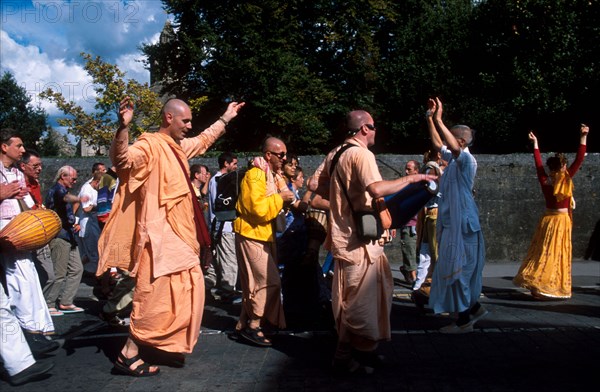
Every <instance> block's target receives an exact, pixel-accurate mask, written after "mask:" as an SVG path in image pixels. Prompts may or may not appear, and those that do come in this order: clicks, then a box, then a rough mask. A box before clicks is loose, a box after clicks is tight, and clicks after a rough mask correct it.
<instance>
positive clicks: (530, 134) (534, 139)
mask: <svg viewBox="0 0 600 392" xmlns="http://www.w3.org/2000/svg"><path fill="white" fill-rule="evenodd" d="M527 136H528V137H529V140H531V142H532V143H537V137H535V135H534V134H533V132H532V131H529V135H527Z"/></svg>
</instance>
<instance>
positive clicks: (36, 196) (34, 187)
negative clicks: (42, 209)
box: [25, 178, 42, 210]
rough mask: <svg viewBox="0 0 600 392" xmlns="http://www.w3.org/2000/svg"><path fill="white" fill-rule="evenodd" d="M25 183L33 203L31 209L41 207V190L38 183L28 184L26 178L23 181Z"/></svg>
mask: <svg viewBox="0 0 600 392" xmlns="http://www.w3.org/2000/svg"><path fill="white" fill-rule="evenodd" d="M25 183H26V184H27V188H29V194H30V195H31V197H32V198H33V201H34V202H35V205H34V206H33V207H32V209H33V210H35V209H36V208H38V207H39V206H41V205H42V188H41V187H40V183H39V182H38V181H35V182H29V179H28V178H26V179H25Z"/></svg>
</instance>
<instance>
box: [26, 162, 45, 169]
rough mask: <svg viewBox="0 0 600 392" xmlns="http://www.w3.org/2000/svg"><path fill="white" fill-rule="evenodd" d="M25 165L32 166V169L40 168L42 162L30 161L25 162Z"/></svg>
mask: <svg viewBox="0 0 600 392" xmlns="http://www.w3.org/2000/svg"><path fill="white" fill-rule="evenodd" d="M26 165H27V166H30V167H32V168H33V169H34V170H35V169H41V168H42V164H41V163H36V164H35V165H32V164H31V163H26Z"/></svg>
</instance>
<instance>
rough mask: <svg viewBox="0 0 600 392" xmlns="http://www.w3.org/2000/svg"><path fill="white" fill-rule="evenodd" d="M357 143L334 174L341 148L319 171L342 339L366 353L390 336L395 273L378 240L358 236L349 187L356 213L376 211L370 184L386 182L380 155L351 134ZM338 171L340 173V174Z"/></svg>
mask: <svg viewBox="0 0 600 392" xmlns="http://www.w3.org/2000/svg"><path fill="white" fill-rule="evenodd" d="M346 142H350V143H352V144H355V145H357V146H358V147H351V148H349V149H348V150H346V151H345V152H344V153H343V154H342V155H341V156H340V158H339V161H338V162H337V168H336V170H334V171H333V174H332V178H329V167H330V164H331V160H332V158H333V156H334V155H335V153H336V152H337V149H334V150H333V151H331V152H330V153H329V155H328V156H327V158H326V159H325V161H324V162H325V164H324V165H322V166H321V167H319V169H317V173H316V175H317V176H319V183H320V184H329V203H330V204H329V206H330V214H329V230H328V231H327V239H326V241H325V248H326V249H329V250H331V252H332V254H333V258H334V260H335V269H334V277H333V283H332V288H331V291H332V307H333V312H334V317H335V321H336V327H337V330H338V339H339V341H341V342H347V343H350V344H351V345H352V346H353V347H354V348H357V349H359V350H364V351H371V350H373V349H375V347H376V344H377V342H378V341H380V340H389V339H390V338H391V327H390V312H391V308H392V293H393V279H392V272H391V269H390V266H389V263H388V260H387V257H386V256H385V253H384V251H383V246H382V245H381V244H379V243H378V242H377V241H371V242H369V243H364V242H362V241H361V240H359V239H358V237H357V234H356V223H355V222H354V218H353V216H352V213H351V209H350V206H349V204H348V198H347V197H346V195H345V193H344V191H343V190H342V188H341V187H340V182H341V183H342V184H343V186H344V187H345V188H346V191H347V192H348V196H349V197H350V199H351V201H352V207H353V208H354V210H355V211H366V210H370V209H371V202H372V197H371V196H370V194H369V193H368V192H367V191H366V189H367V187H368V186H369V185H370V184H372V183H375V182H378V181H381V180H382V178H381V174H380V173H379V169H378V168H377V163H376V161H375V156H374V155H373V153H372V152H371V151H369V149H368V148H367V146H366V145H364V144H363V143H361V142H360V141H359V140H357V139H354V138H350V139H348V140H347V141H346ZM336 172H339V176H338V174H337V173H336Z"/></svg>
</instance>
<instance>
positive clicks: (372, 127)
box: [365, 124, 377, 131]
mask: <svg viewBox="0 0 600 392" xmlns="http://www.w3.org/2000/svg"><path fill="white" fill-rule="evenodd" d="M365 127H367V128H369V129H370V130H371V131H375V130H376V129H377V128H375V125H373V124H365Z"/></svg>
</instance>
